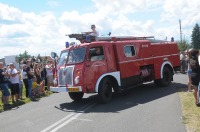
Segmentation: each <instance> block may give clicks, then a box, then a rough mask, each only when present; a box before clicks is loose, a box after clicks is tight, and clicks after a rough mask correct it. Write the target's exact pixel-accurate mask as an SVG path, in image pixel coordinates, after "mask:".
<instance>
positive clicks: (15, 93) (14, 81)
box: [8, 63, 20, 103]
mask: <svg viewBox="0 0 200 132" xmlns="http://www.w3.org/2000/svg"><path fill="white" fill-rule="evenodd" d="M8 73H9V76H10V81H11V87H10V88H11V98H12V103H15V102H16V101H18V99H19V73H20V72H19V71H17V69H16V68H15V66H14V64H13V63H11V64H10V70H9V72H8Z"/></svg>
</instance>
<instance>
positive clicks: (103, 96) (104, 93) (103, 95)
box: [98, 78, 112, 103]
mask: <svg viewBox="0 0 200 132" xmlns="http://www.w3.org/2000/svg"><path fill="white" fill-rule="evenodd" d="M98 97H99V101H100V103H108V102H109V101H110V100H111V99H112V83H111V81H110V79H108V78H105V79H103V80H102V81H101V82H100V84H99V91H98Z"/></svg>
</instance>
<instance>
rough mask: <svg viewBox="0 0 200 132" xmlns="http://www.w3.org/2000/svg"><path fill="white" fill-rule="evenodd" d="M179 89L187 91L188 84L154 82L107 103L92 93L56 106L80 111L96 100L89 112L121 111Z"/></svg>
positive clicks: (66, 109)
mask: <svg viewBox="0 0 200 132" xmlns="http://www.w3.org/2000/svg"><path fill="white" fill-rule="evenodd" d="M177 90H181V91H187V85H185V84H180V83H172V84H171V85H170V86H168V87H162V88H161V87H156V86H155V85H154V83H148V84H143V85H141V86H138V87H136V88H133V89H131V90H127V91H125V92H123V93H121V94H119V95H116V96H114V97H113V99H112V101H111V102H109V103H107V104H99V103H98V101H97V100H98V96H97V95H92V96H90V97H88V98H83V99H82V100H81V101H79V102H75V101H73V102H66V103H63V104H60V107H56V106H55V107H56V108H57V109H60V110H62V111H66V112H69V111H73V112H77V113H78V112H79V111H78V109H77V108H80V107H82V106H84V105H86V104H88V103H90V102H94V103H95V104H96V105H95V106H94V107H93V108H92V109H90V110H88V111H87V112H88V113H90V112H96V113H97V112H115V113H117V112H119V111H121V110H124V109H129V108H131V107H135V106H137V105H139V104H145V103H148V102H151V101H154V100H157V99H159V98H163V97H165V96H168V95H171V94H175V93H176V92H177Z"/></svg>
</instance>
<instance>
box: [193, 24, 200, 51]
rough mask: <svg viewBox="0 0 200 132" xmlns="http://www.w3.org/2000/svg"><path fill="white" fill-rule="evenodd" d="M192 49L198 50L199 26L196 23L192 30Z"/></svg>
mask: <svg viewBox="0 0 200 132" xmlns="http://www.w3.org/2000/svg"><path fill="white" fill-rule="evenodd" d="M191 37H192V43H191V44H192V47H193V48H194V49H199V50H200V27H199V25H198V24H197V23H196V25H195V26H194V28H193V30H192V35H191Z"/></svg>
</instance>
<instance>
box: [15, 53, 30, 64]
mask: <svg viewBox="0 0 200 132" xmlns="http://www.w3.org/2000/svg"><path fill="white" fill-rule="evenodd" d="M30 57H31V55H29V54H28V52H27V51H26V50H25V51H24V53H22V54H21V53H20V54H19V55H18V56H17V60H18V63H19V62H21V61H22V59H26V60H27V59H28V58H30Z"/></svg>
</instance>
